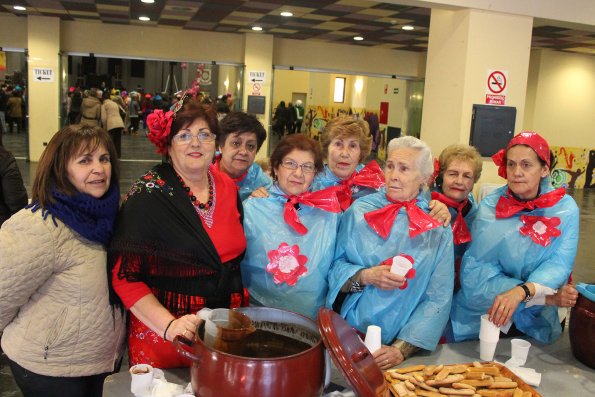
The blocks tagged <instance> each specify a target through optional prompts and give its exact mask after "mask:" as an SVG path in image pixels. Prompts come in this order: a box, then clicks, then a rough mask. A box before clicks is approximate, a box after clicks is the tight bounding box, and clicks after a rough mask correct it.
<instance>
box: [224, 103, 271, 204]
mask: <svg viewBox="0 0 595 397" xmlns="http://www.w3.org/2000/svg"><path fill="white" fill-rule="evenodd" d="M219 129H220V130H221V134H220V135H219V138H218V140H217V141H218V143H219V151H220V152H221V154H220V155H219V156H217V158H216V160H215V164H216V165H217V167H218V168H219V169H220V170H221V171H223V172H225V173H226V174H227V175H229V176H230V177H231V179H233V181H234V182H235V183H236V185H237V186H238V190H239V192H240V200H242V201H243V200H245V199H246V198H248V196H250V195H251V194H252V192H253V191H255V190H257V189H260V190H262V191H264V192H266V191H267V190H268V189H270V188H271V186H273V181H272V180H271V178H270V177H269V176H268V175H267V174H266V173H265V172H264V171H263V170H262V168H260V166H259V165H258V164H256V163H254V157H256V153H257V152H258V151H259V150H260V148H261V147H262V144H263V143H264V140H265V139H266V137H267V133H266V131H265V130H264V127H263V126H262V124H260V121H258V119H257V118H256V116H254V115H251V114H247V113H244V112H231V113H229V114H228V115H227V116H225V118H224V119H223V120H221V122H220V123H219ZM265 194H266V193H265Z"/></svg>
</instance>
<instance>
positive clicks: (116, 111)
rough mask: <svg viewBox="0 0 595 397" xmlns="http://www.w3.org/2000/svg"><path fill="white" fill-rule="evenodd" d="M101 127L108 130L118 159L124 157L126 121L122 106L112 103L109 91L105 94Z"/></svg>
mask: <svg viewBox="0 0 595 397" xmlns="http://www.w3.org/2000/svg"><path fill="white" fill-rule="evenodd" d="M117 98H119V97H117ZM122 111H124V109H122ZM101 125H103V128H105V129H106V130H107V132H108V133H109V136H110V137H111V138H112V141H113V142H114V146H115V148H116V153H117V154H118V158H120V157H122V131H123V130H124V121H123V120H122V116H121V115H120V106H119V105H118V104H117V103H116V102H114V101H112V99H111V98H110V93H109V92H108V91H107V90H106V91H104V93H103V104H102V105H101Z"/></svg>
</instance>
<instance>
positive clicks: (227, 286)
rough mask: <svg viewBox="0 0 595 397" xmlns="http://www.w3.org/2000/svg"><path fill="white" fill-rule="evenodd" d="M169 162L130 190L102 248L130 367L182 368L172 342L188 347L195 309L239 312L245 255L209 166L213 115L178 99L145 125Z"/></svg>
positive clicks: (225, 191) (226, 184) (235, 210)
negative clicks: (124, 320) (126, 316)
mask: <svg viewBox="0 0 595 397" xmlns="http://www.w3.org/2000/svg"><path fill="white" fill-rule="evenodd" d="M147 121H148V126H149V139H150V140H151V142H153V143H154V144H155V146H156V147H157V149H158V152H159V153H161V154H164V155H166V157H167V162H165V163H164V164H160V165H157V166H155V167H154V168H153V169H151V170H150V171H148V172H147V173H146V174H145V175H143V176H142V177H141V178H140V179H139V180H138V181H136V182H135V183H134V184H133V186H132V187H131V189H130V191H129V193H128V195H127V196H126V198H125V201H124V203H123V204H122V208H121V210H120V214H119V216H118V220H117V224H116V229H115V234H114V238H113V239H112V242H111V245H110V248H109V265H110V269H111V275H112V277H111V280H112V285H113V289H114V291H115V292H116V293H117V295H112V302H113V303H114V305H115V306H120V307H121V305H122V304H123V305H124V307H125V308H126V309H128V310H129V311H130V321H129V328H128V351H129V362H130V365H135V364H138V363H147V364H151V365H153V366H154V367H157V368H172V367H181V366H188V365H189V364H190V363H189V362H188V360H185V359H183V358H182V357H181V356H180V355H179V354H178V352H177V351H176V349H175V348H174V346H173V345H172V343H171V342H172V341H173V340H174V338H175V337H176V336H182V337H186V338H189V339H192V338H193V337H194V333H195V331H196V329H197V326H198V324H199V318H198V316H196V312H197V311H198V310H200V309H201V308H203V307H209V308H221V307H226V308H234V307H239V306H242V305H247V303H248V298H247V296H246V295H245V292H244V288H243V285H242V278H241V275H240V261H241V259H242V257H243V255H244V251H245V249H246V238H245V236H244V230H243V228H242V214H243V212H242V205H241V202H240V200H239V198H238V193H237V188H236V185H235V183H233V181H232V180H231V179H230V178H229V177H228V176H227V175H225V174H224V173H222V172H219V171H218V170H217V168H216V167H214V166H213V165H212V161H213V157H214V156H215V146H216V139H217V137H218V136H219V123H218V122H217V114H216V113H215V111H214V109H213V108H212V107H208V106H204V105H202V104H200V103H199V102H198V101H196V100H191V98H190V97H189V96H188V95H184V96H183V97H182V99H181V100H180V101H179V102H178V103H177V104H176V107H175V108H174V110H173V111H168V112H165V113H164V112H163V111H162V110H159V109H158V110H155V112H153V113H152V114H151V115H149V117H148V118H147Z"/></svg>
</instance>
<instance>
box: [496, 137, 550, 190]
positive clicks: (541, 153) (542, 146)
mask: <svg viewBox="0 0 595 397" xmlns="http://www.w3.org/2000/svg"><path fill="white" fill-rule="evenodd" d="M516 145H527V146H529V147H530V148H531V149H533V150H534V151H535V153H537V156H538V157H539V158H540V159H542V160H543V161H545V163H546V164H547V166H548V167H549V166H550V147H549V145H548V144H547V141H546V140H545V139H543V138H542V137H541V135H539V134H538V133H536V132H530V131H523V132H521V133H520V134H518V135H517V136H515V137H514V138H512V139H511V140H510V142H508V145H507V146H506V149H500V151H498V153H496V154H494V155H493V156H492V160H493V161H494V164H496V165H497V166H498V175H500V176H501V177H502V178H504V179H507V176H506V161H504V159H505V157H506V152H507V151H508V149H510V148H511V147H513V146H516Z"/></svg>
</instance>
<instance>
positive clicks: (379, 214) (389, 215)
mask: <svg viewBox="0 0 595 397" xmlns="http://www.w3.org/2000/svg"><path fill="white" fill-rule="evenodd" d="M386 199H387V200H388V201H389V202H390V203H391V204H387V205H385V206H384V207H383V208H380V209H378V210H374V211H370V212H366V213H365V214H364V218H365V219H366V222H368V225H369V226H370V227H371V228H372V230H374V231H375V232H376V233H377V234H378V235H379V236H380V237H382V238H383V239H385V240H386V239H387V238H388V235H389V234H390V229H391V228H392V227H393V224H394V223H395V220H396V219H397V215H398V214H399V210H400V209H401V207H405V210H406V211H407V216H408V217H409V237H411V238H413V237H415V236H417V235H418V234H421V233H423V232H425V231H428V230H430V229H434V228H436V227H438V226H440V225H441V223H440V222H438V221H437V220H435V219H434V218H432V217H431V216H429V215H428V214H426V213H425V212H423V211H422V209H421V208H419V207H418V206H417V205H416V203H417V199H413V200H410V201H393V200H391V199H390V198H389V197H388V196H386Z"/></svg>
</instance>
